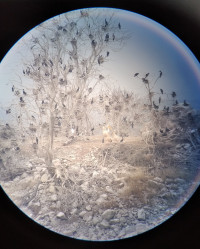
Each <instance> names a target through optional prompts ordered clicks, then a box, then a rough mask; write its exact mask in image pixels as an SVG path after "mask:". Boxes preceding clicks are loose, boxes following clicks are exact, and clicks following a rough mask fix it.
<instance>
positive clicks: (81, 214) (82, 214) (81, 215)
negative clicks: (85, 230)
mask: <svg viewBox="0 0 200 249" xmlns="http://www.w3.org/2000/svg"><path fill="white" fill-rule="evenodd" d="M86 213H87V212H86V211H82V212H80V213H79V216H80V217H83V216H84V215H85V214H86Z"/></svg>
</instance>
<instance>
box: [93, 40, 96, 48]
mask: <svg viewBox="0 0 200 249" xmlns="http://www.w3.org/2000/svg"><path fill="white" fill-rule="evenodd" d="M96 45H97V42H96V41H95V40H92V47H93V48H95V47H96Z"/></svg>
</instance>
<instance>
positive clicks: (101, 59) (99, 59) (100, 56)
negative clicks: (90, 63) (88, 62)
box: [98, 55, 104, 65]
mask: <svg viewBox="0 0 200 249" xmlns="http://www.w3.org/2000/svg"><path fill="white" fill-rule="evenodd" d="M103 62H104V59H103V56H102V55H99V57H98V64H99V65H100V64H102V63H103Z"/></svg>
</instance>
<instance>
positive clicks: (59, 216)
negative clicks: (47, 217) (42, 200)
mask: <svg viewBox="0 0 200 249" xmlns="http://www.w3.org/2000/svg"><path fill="white" fill-rule="evenodd" d="M56 217H57V218H58V219H61V220H65V219H66V217H65V214H64V213H63V212H59V213H58V214H57V215H56Z"/></svg>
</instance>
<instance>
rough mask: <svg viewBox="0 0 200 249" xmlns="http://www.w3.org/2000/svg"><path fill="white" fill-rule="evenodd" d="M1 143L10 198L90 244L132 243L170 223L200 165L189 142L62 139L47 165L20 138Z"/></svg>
mask: <svg viewBox="0 0 200 249" xmlns="http://www.w3.org/2000/svg"><path fill="white" fill-rule="evenodd" d="M7 132H8V131H7ZM1 134H3V133H1ZM4 135H5V134H4ZM7 136H11V134H7ZM2 141H3V143H1V161H0V164H1V171H0V180H1V185H2V187H3V189H4V190H5V192H6V193H7V194H8V196H9V197H10V198H11V199H12V200H13V202H14V203H15V204H16V205H17V206H18V207H19V208H20V209H21V210H22V211H23V212H24V213H26V214H27V215H28V216H29V217H31V218H32V219H33V220H35V221H36V222H38V223H39V224H41V225H43V226H45V227H46V228H48V229H50V230H52V231H55V232H57V233H60V234H64V235H66V236H70V237H74V238H78V239H84V240H100V241H102V240H115V239H120V238H126V237H130V236H134V235H137V234H139V233H142V232H145V231H147V230H149V229H151V228H153V227H155V226H156V225H158V224H159V223H161V222H163V221H164V220H165V219H167V218H168V217H170V216H171V215H172V214H173V213H174V212H175V211H176V205H177V203H179V205H180V206H181V205H182V204H183V203H184V202H185V201H186V199H184V198H188V196H186V197H185V193H186V190H188V189H189V188H190V187H191V186H192V185H193V184H194V185H195V183H194V182H193V180H194V179H195V176H196V174H197V171H198V165H199V161H200V158H199V154H198V153H197V150H194V149H193V148H192V146H191V144H189V143H185V144H181V145H180V144H176V145H173V144H168V143H167V142H165V143H160V144H159V145H157V146H156V145H155V146H147V145H146V144H145V142H144V141H143V140H142V139H141V137H139V136H138V137H127V138H125V139H124V141H123V142H122V143H110V142H107V143H102V142H101V137H100V136H88V137H75V138H73V139H71V140H66V138H59V137H57V138H56V139H55V156H54V159H53V164H52V166H51V167H47V166H46V163H45V160H44V159H43V158H42V157H40V156H39V154H37V153H35V154H34V151H31V150H30V148H29V147H28V144H26V143H28V142H26V143H24V144H21V145H20V149H18V148H17V147H18V144H17V142H16V141H14V140H12V139H4V140H2Z"/></svg>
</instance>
